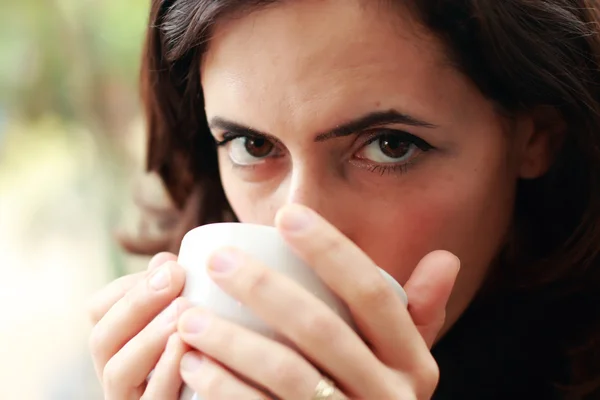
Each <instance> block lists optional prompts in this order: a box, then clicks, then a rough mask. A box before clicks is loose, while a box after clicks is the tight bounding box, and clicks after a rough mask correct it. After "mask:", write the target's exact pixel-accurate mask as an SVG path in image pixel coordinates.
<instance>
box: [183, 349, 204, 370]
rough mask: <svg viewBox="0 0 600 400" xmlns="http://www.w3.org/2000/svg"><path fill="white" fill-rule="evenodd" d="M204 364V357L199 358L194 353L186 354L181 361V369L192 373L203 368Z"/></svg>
mask: <svg viewBox="0 0 600 400" xmlns="http://www.w3.org/2000/svg"><path fill="white" fill-rule="evenodd" d="M203 362H204V361H203V359H202V357H199V356H197V355H196V354H193V353H186V354H184V356H183V358H182V359H181V369H183V370H186V371H190V372H191V371H195V370H197V369H199V368H200V367H201V366H202V363H203Z"/></svg>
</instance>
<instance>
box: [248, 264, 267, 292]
mask: <svg viewBox="0 0 600 400" xmlns="http://www.w3.org/2000/svg"><path fill="white" fill-rule="evenodd" d="M270 281H271V273H270V271H269V270H268V269H266V268H261V269H259V270H258V271H256V272H255V273H254V274H252V275H250V276H249V277H248V279H247V280H246V290H247V291H248V294H249V295H253V294H257V293H260V292H261V291H264V288H265V287H266V286H267V285H268V284H269V282H270Z"/></svg>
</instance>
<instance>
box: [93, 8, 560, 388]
mask: <svg viewBox="0 0 600 400" xmlns="http://www.w3.org/2000/svg"><path fill="white" fill-rule="evenodd" d="M365 4H368V5H365ZM373 4H374V3H363V2H358V1H356V2H355V1H349V0H322V1H318V2H317V1H314V2H313V1H306V2H286V3H285V4H280V5H277V6H273V7H269V8H266V9H264V10H260V11H257V12H255V13H252V14H251V15H247V16H244V17H242V18H236V19H232V20H230V21H223V22H221V23H220V24H217V25H216V28H215V33H214V39H213V41H212V42H211V44H210V46H209V49H208V52H207V54H206V55H205V57H204V59H203V62H202V67H201V68H202V70H201V73H202V89H203V92H204V97H205V103H206V110H205V111H206V115H207V117H208V120H209V123H210V125H211V130H212V133H213V135H214V136H215V138H216V140H217V141H218V142H221V141H223V140H224V139H227V138H229V137H230V135H231V134H232V133H234V134H236V133H238V134H239V133H240V132H239V130H240V129H239V127H240V126H244V127H246V128H251V129H252V130H253V131H256V132H260V134H259V136H258V137H256V135H257V134H256V133H253V134H252V135H253V139H254V140H255V141H254V142H248V140H247V138H243V137H242V138H237V139H235V140H231V141H229V142H228V143H223V145H222V146H220V150H219V162H220V167H221V168H220V171H221V179H222V182H223V186H224V188H225V191H226V194H227V197H228V199H229V202H230V204H231V206H232V207H233V209H234V211H235V213H236V215H237V216H238V218H239V219H240V220H241V221H242V222H252V223H259V224H266V225H275V226H276V227H277V228H278V229H279V230H280V232H281V233H282V235H283V236H284V238H285V239H286V241H287V242H288V244H289V245H290V246H291V247H292V248H293V249H294V250H295V251H296V252H297V253H298V254H299V255H300V256H301V257H302V258H304V259H305V260H306V261H307V262H308V264H309V265H311V267H313V268H314V270H315V272H316V273H317V274H318V275H319V276H320V277H321V278H322V279H323V280H324V281H325V283H327V284H328V285H329V286H330V287H331V288H332V290H334V292H336V293H337V294H338V295H339V296H340V297H341V298H342V299H343V300H344V301H345V302H346V303H347V304H348V305H349V307H350V309H351V311H352V313H353V317H354V318H355V320H356V321H357V325H358V327H359V331H360V332H359V334H360V336H359V335H358V334H357V333H355V332H353V331H352V330H350V329H349V328H348V327H347V326H346V325H345V324H344V323H343V322H342V321H341V320H340V319H339V318H337V317H336V316H335V315H333V314H332V312H331V311H330V310H328V309H326V308H325V307H324V306H322V305H321V304H319V303H318V302H316V301H315V299H314V298H313V297H312V296H311V295H310V294H309V293H308V292H306V291H305V290H303V289H302V288H300V287H298V286H297V285H296V284H295V283H294V282H290V281H288V280H287V279H286V278H285V277H283V276H280V275H278V274H277V273H275V272H273V271H271V270H269V269H268V268H265V267H264V266H262V265H260V263H258V262H257V261H255V260H253V259H251V258H250V257H248V256H247V255H245V254H241V253H239V252H238V251H236V250H235V249H224V250H223V251H221V252H218V253H217V254H215V255H214V258H213V260H212V262H211V264H210V274H211V276H212V277H213V279H214V280H215V281H216V282H217V283H218V284H219V285H220V286H221V287H222V288H223V289H224V290H225V291H227V292H228V293H230V294H231V295H232V296H234V297H236V298H238V299H239V300H240V301H242V302H243V303H245V304H247V305H248V306H249V307H250V308H251V309H253V311H254V312H255V313H256V314H257V315H259V316H260V317H262V318H263V319H264V320H265V321H267V322H269V323H270V324H271V325H272V326H273V327H274V328H275V329H277V330H279V331H280V332H281V333H283V334H284V335H285V336H286V337H287V338H288V339H290V340H291V341H292V342H293V343H294V344H295V345H296V346H297V347H298V348H299V349H300V350H302V354H300V353H296V352H294V351H292V350H290V349H289V348H287V347H285V346H283V345H280V344H278V343H275V342H272V341H270V340H267V339H264V338H262V337H260V336H258V335H256V334H253V333H252V332H248V331H246V330H245V329H243V328H241V327H239V326H235V325H233V324H231V323H228V322H226V321H223V320H220V319H218V318H216V317H214V316H211V315H210V313H208V312H207V311H206V310H201V309H198V308H194V307H191V306H190V305H189V304H187V303H186V302H185V301H184V300H182V299H177V300H176V301H175V302H174V303H173V304H174V306H173V307H174V309H172V310H171V311H172V312H173V313H172V314H170V316H169V315H168V314H167V316H165V313H163V314H161V315H157V314H159V313H160V312H161V310H163V309H164V308H165V307H166V306H168V305H169V304H170V303H171V302H173V300H174V299H175V298H176V297H177V296H178V295H179V293H180V292H181V289H182V287H183V284H184V279H185V277H184V272H183V270H182V269H181V267H180V266H179V265H177V264H176V263H175V256H173V255H170V254H160V255H157V256H156V257H155V258H154V259H153V260H152V262H151V264H150V268H149V271H147V272H144V273H140V274H137V275H133V276H128V277H125V278H122V279H120V280H118V281H116V282H113V283H112V284H110V285H109V286H108V287H107V288H106V289H104V290H103V291H101V292H100V293H99V294H98V295H97V296H96V297H95V299H94V300H93V301H92V311H91V314H92V320H93V322H94V324H95V327H94V331H93V333H92V336H91V339H90V347H91V349H92V355H93V358H94V363H95V366H96V370H97V372H98V375H99V378H100V380H101V382H102V383H103V387H104V390H105V395H106V398H107V399H139V398H140V397H141V396H142V395H143V396H145V398H149V399H153V398H160V399H175V398H177V397H176V396H177V391H178V390H179V387H180V385H181V383H182V379H183V381H185V382H186V383H187V384H188V385H190V386H191V387H192V388H193V389H194V390H196V391H197V392H198V393H200V394H201V395H202V396H203V397H204V398H207V399H213V398H214V399H217V398H219V399H221V398H236V399H245V398H247V399H255V398H259V397H260V396H262V397H268V396H269V395H271V394H273V395H275V396H277V397H279V398H285V399H299V400H300V399H310V398H311V396H312V393H313V391H314V388H315V387H316V385H317V382H318V381H319V379H320V378H321V372H319V369H320V370H321V371H325V372H326V373H327V374H328V375H329V376H331V377H332V378H333V380H334V381H335V382H336V384H337V385H338V387H339V390H338V395H339V396H340V398H344V397H348V398H382V399H385V398H390V399H391V398H403V399H404V398H406V399H426V398H429V397H430V396H431V394H432V393H433V391H434V389H435V386H436V384H437V380H438V371H437V366H436V364H435V360H433V358H432V356H431V353H430V351H429V349H430V347H431V345H432V344H433V343H434V341H435V340H436V338H437V337H440V336H441V335H443V333H444V332H446V331H447V329H449V328H450V327H451V326H452V325H453V324H454V323H455V322H456V320H457V319H458V318H459V316H460V315H461V314H462V313H463V312H464V310H465V308H466V307H467V306H468V305H469V303H470V302H471V300H472V298H473V296H474V295H475V294H476V292H477V290H478V289H479V288H480V286H481V284H482V281H483V279H484V278H485V276H486V273H487V272H488V270H489V268H490V263H491V261H492V259H493V257H494V256H495V254H497V252H498V249H499V248H500V246H501V245H502V243H503V238H504V236H505V235H506V233H507V230H508V229H509V226H510V222H511V215H512V210H513V203H514V196H515V185H516V182H517V180H518V179H519V178H522V177H526V178H532V177H536V176H539V175H541V174H543V173H544V172H545V170H546V169H547V167H548V163H549V161H548V158H549V156H548V154H549V153H550V152H549V151H548V143H549V140H548V136H549V131H548V129H546V128H547V124H546V125H545V124H543V123H540V121H542V122H543V121H544V120H545V118H546V116H545V115H544V113H542V112H540V113H537V114H531V115H520V116H517V117H516V118H514V119H511V120H510V121H509V120H507V119H506V118H504V117H502V116H501V115H500V114H499V113H498V112H497V110H496V108H495V107H494V105H493V104H492V103H491V102H489V101H488V100H486V99H485V98H484V97H483V96H482V95H481V93H479V91H478V90H477V88H476V87H475V86H474V85H473V84H472V83H471V82H470V81H469V80H468V79H467V78H466V77H465V76H464V75H462V74H461V73H459V72H458V71H457V70H455V69H453V68H452V67H451V66H450V63H449V62H448V60H447V58H446V55H445V52H444V48H443V47H442V45H441V44H440V43H439V42H438V41H437V40H436V39H435V38H433V37H432V36H430V35H429V34H428V33H427V32H426V31H424V30H423V29H422V28H420V27H419V26H418V24H416V23H415V21H413V20H412V19H411V18H410V16H409V14H408V13H407V12H403V13H397V12H390V11H389V10H386V9H385V7H382V6H378V7H374V6H373ZM357 32H360V34H359V35H357ZM390 110H394V111H395V112H397V113H402V114H405V115H409V116H411V117H412V119H413V120H414V119H417V120H420V121H422V122H424V123H423V124H420V125H422V126H414V124H409V123H406V121H404V122H398V121H395V122H393V123H390V122H387V123H383V124H381V123H380V124H378V125H375V126H370V127H368V128H364V127H363V129H359V130H351V131H348V132H346V133H347V134H348V135H346V136H343V137H330V136H332V135H331V132H332V131H334V130H335V129H336V128H338V127H340V126H342V125H345V124H347V123H348V122H350V121H355V120H356V119H357V118H361V117H363V116H365V115H368V114H371V113H380V114H386V115H389V113H390ZM223 121H228V123H227V124H225V123H223ZM231 123H234V124H235V125H236V126H234V127H233V128H235V129H231V128H232V126H231V125H232V124H231ZM236 127H237V128H236ZM247 132H248V131H247V130H246V131H244V132H242V133H244V134H247ZM390 132H391V133H390ZM403 132H404V133H403ZM406 133H408V134H410V135H412V136H407V135H406ZM383 134H385V135H388V136H384V140H380V139H377V137H378V136H380V135H383ZM264 135H267V136H264ZM398 135H403V136H400V137H401V138H402V140H400V141H398V140H397V139H396V144H398V143H400V144H401V145H402V146H404V147H402V146H401V147H400V150H402V149H405V150H406V151H404V152H400V153H398V152H396V153H394V152H392V153H386V152H385V151H386V150H390V149H392V150H394V149H395V148H394V146H391V147H390V146H386V140H388V141H391V143H392V144H393V140H394V139H395V138H398V137H399V136H398ZM413 137H417V138H419V139H416V140H415V139H413ZM265 138H266V140H265ZM370 139H373V140H374V142H373V143H368V142H369V140H370ZM423 141H424V142H426V143H427V146H424V145H423V143H422V142H423ZM415 142H416V143H418V144H419V145H420V146H421V147H422V148H421V149H419V146H415V145H414V143H415ZM247 144H250V145H254V147H252V146H250V147H249V148H247V147H246V145H247ZM380 144H383V147H381V146H380ZM382 148H383V149H384V151H382ZM248 149H250V152H249V151H248ZM396 150H397V149H396ZM386 154H388V157H386ZM389 154H392V155H394V157H392V159H390V158H389ZM257 155H259V156H260V157H257ZM398 155H399V156H398ZM240 164H243V165H240ZM300 222H302V223H300ZM332 247H333V248H335V249H336V251H334V252H332V251H328V250H330V249H331V248H332ZM441 250H443V251H441ZM458 259H460V271H461V272H460V274H458V270H459V261H458ZM376 265H378V266H380V267H382V268H384V269H385V270H387V271H388V272H389V273H390V274H391V275H392V276H394V277H395V278H396V279H397V280H398V281H399V282H401V283H402V284H403V285H404V287H405V289H406V291H407V293H408V297H409V307H408V309H406V308H405V307H403V306H402V304H401V303H400V301H399V299H398V298H397V297H396V296H395V295H394V294H393V292H391V290H390V289H389V288H388V287H387V286H386V285H385V282H384V281H383V279H381V277H380V276H379V275H378V273H377V270H376V268H375V266H376ZM159 266H161V267H160V268H159ZM457 274H458V277H457ZM153 278H156V279H153ZM158 278H163V279H162V283H163V285H160V288H159V289H158V290H156V289H155V288H153V286H152V285H151V283H152V282H154V283H157V282H160V281H161V279H158ZM451 292H452V295H450V293H451ZM273 298H277V299H278V301H277V302H273V301H270V299H273ZM297 310H305V311H303V313H302V314H300V313H298V312H297ZM200 328H203V329H200ZM332 337H335V338H336V340H335V341H334V342H335V343H336V345H335V346H332V340H331V338H332ZM224 338H226V339H224ZM363 340H366V342H367V343H369V346H366V345H365V342H364V341H363ZM167 343H168V344H167ZM165 346H166V347H165ZM232 349H233V350H232ZM184 354H185V356H183V355H184ZM309 360H310V361H309ZM200 361H202V362H200ZM180 364H181V365H180ZM223 366H226V367H227V368H224V367H223ZM316 367H318V368H319V369H317V368H316ZM153 368H156V369H155V373H154V375H153V376H152V379H150V380H149V383H146V377H147V375H148V373H149V372H150V371H151V370H152V369H153ZM231 371H234V372H235V373H236V374H238V375H239V376H243V377H244V378H245V380H244V381H242V380H240V379H239V378H237V377H236V376H235V375H233V374H232V372H231ZM245 381H250V382H253V383H254V385H250V384H248V383H246V382H245ZM257 387H262V388H266V389H267V391H265V392H263V393H261V392H260V391H259V390H258V389H257Z"/></svg>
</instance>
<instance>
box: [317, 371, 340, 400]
mask: <svg viewBox="0 0 600 400" xmlns="http://www.w3.org/2000/svg"><path fill="white" fill-rule="evenodd" d="M336 392H337V390H336V388H335V384H334V383H333V382H332V381H331V380H329V379H327V378H325V377H323V378H321V380H320V381H319V383H318V384H317V387H316V388H315V394H314V395H313V398H312V400H334V399H335V397H334V396H335V395H336Z"/></svg>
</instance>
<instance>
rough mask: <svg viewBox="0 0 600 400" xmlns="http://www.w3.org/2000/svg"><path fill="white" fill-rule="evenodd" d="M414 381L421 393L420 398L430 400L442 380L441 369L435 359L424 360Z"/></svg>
mask: <svg viewBox="0 0 600 400" xmlns="http://www.w3.org/2000/svg"><path fill="white" fill-rule="evenodd" d="M413 376H414V379H415V383H416V387H417V389H418V390H417V392H418V393H419V396H418V397H419V398H429V397H427V396H430V395H431V394H433V392H434V391H435V388H436V387H437V385H438V382H439V379H440V369H439V366H438V365H437V363H436V362H435V360H434V359H433V357H428V358H427V359H426V360H424V361H423V362H422V363H421V365H420V367H419V368H418V370H417V371H415V373H414V375H413Z"/></svg>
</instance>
